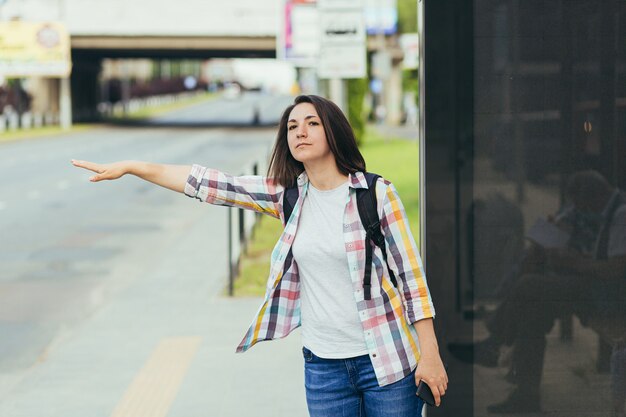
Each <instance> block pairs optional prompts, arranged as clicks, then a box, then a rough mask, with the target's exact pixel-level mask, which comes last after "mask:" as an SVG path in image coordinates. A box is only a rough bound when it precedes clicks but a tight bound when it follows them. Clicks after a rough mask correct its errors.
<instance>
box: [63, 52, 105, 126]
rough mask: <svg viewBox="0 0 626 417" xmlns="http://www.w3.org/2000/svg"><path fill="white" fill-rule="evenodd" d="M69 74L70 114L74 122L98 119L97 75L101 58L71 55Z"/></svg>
mask: <svg viewBox="0 0 626 417" xmlns="http://www.w3.org/2000/svg"><path fill="white" fill-rule="evenodd" d="M72 61H73V68H72V76H71V90H72V114H73V120H74V122H90V121H97V120H98V119H99V113H98V94H99V91H98V75H99V74H100V69H101V67H102V61H101V59H93V58H86V57H78V58H77V57H73V58H72Z"/></svg>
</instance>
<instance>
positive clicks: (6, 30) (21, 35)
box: [0, 21, 72, 78]
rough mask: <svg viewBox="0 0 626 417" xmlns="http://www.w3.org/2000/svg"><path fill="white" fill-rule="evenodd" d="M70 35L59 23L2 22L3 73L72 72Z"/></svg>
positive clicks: (45, 74)
mask: <svg viewBox="0 0 626 417" xmlns="http://www.w3.org/2000/svg"><path fill="white" fill-rule="evenodd" d="M71 70H72V62H71V55H70V36H69V34H68V32H67V30H66V29H65V26H64V25H63V24H61V23H57V22H47V23H33V22H20V21H10V22H0V76H3V77H7V78H9V77H28V76H42V77H59V78H64V77H68V76H69V75H70V72H71Z"/></svg>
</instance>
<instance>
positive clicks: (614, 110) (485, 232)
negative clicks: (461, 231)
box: [448, 0, 626, 417]
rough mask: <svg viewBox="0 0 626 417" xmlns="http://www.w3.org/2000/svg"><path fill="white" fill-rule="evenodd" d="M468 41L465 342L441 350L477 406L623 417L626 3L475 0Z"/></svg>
mask: <svg viewBox="0 0 626 417" xmlns="http://www.w3.org/2000/svg"><path fill="white" fill-rule="evenodd" d="M473 46H474V56H473V59H474V87H473V88H474V93H473V96H474V102H473V114H474V119H473V125H474V132H473V133H474V134H473V136H474V138H473V140H474V143H473V145H474V146H473V173H472V175H473V180H472V190H473V191H472V196H473V197H472V202H471V204H468V205H467V206H468V207H469V209H468V210H467V212H465V213H462V214H460V215H461V216H464V217H465V219H466V220H467V223H463V224H467V225H468V228H471V233H468V234H467V235H468V236H469V240H470V241H469V244H468V246H469V248H470V249H469V252H470V255H469V258H470V261H469V262H467V265H463V267H467V268H468V270H469V273H468V274H466V275H467V276H468V278H467V280H466V281H467V282H461V286H462V288H464V289H467V290H466V291H464V292H463V293H462V296H463V300H462V303H463V306H464V308H471V309H472V310H473V311H474V312H476V314H475V320H474V340H473V341H472V343H461V341H459V342H455V343H450V344H449V345H448V347H449V351H450V353H451V354H452V356H454V357H455V358H457V359H458V360H461V361H464V362H468V363H470V364H472V365H473V372H474V377H473V379H474V381H475V385H474V397H475V398H474V408H475V413H476V415H483V414H485V411H488V412H489V413H494V414H498V413H499V414H522V413H550V415H558V416H570V415H581V416H583V415H584V416H593V415H597V416H611V415H615V416H621V417H624V416H625V413H624V402H625V399H626V193H625V192H624V187H625V185H626V166H625V163H626V146H625V143H626V3H625V2H623V1H615V0H613V1H601V2H589V1H577V0H576V1H552V2H545V1H535V0H531V1H524V2H521V1H513V0H500V1H497V0H477V1H475V2H474V45H473ZM457 221H459V222H460V221H461V220H460V219H457ZM466 342H469V341H466Z"/></svg>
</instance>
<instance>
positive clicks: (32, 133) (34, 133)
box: [0, 123, 96, 143]
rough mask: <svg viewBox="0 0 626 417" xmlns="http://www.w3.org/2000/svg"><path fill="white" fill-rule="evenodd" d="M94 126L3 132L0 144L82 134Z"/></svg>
mask: <svg viewBox="0 0 626 417" xmlns="http://www.w3.org/2000/svg"><path fill="white" fill-rule="evenodd" d="M94 126H96V125H94V124H90V123H85V124H74V125H72V127H71V128H70V129H69V130H64V129H63V128H62V127H61V126H44V127H34V128H32V129H28V130H16V131H5V132H4V133H0V143H2V142H10V141H14V140H22V139H34V138H42V137H48V136H55V135H61V134H66V133H76V132H84V131H86V130H89V129H92V128H93V127H94Z"/></svg>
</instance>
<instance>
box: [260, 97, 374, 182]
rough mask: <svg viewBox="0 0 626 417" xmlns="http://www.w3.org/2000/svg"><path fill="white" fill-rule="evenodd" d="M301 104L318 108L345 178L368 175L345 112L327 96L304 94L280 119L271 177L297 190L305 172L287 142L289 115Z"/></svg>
mask: <svg viewBox="0 0 626 417" xmlns="http://www.w3.org/2000/svg"><path fill="white" fill-rule="evenodd" d="M300 103H311V104H312V105H313V107H315V110H316V111H317V115H318V116H319V118H320V120H321V121H322V126H323V127H324V132H325V133H326V140H327V141H328V147H329V148H330V150H331V152H332V153H333V155H334V157H335V162H336V163H337V168H338V169H339V172H341V173H342V174H344V175H348V174H354V173H355V172H357V171H361V172H365V159H363V155H361V151H359V148H358V146H357V144H356V139H355V137H354V131H353V130H352V127H351V126H350V123H349V122H348V119H346V116H344V114H343V112H342V111H341V109H340V108H339V107H338V106H337V105H336V104H335V103H333V102H332V101H330V100H327V99H325V98H323V97H320V96H316V95H301V96H298V97H296V98H295V100H294V101H293V104H291V105H289V106H288V107H287V108H286V109H285V111H284V112H283V115H282V116H281V118H280V123H279V125H278V133H277V135H276V142H275V143H274V149H273V151H272V157H271V159H270V165H269V168H268V170H267V175H268V176H269V177H273V178H274V180H275V181H276V182H278V183H279V184H280V185H282V186H284V187H293V186H294V185H295V184H296V180H297V178H298V175H300V174H301V173H302V171H304V165H303V164H302V162H299V161H297V160H296V159H295V158H294V157H293V155H291V151H290V150H289V144H288V143H287V121H288V120H289V114H290V113H291V111H292V110H293V109H294V107H296V106H297V105H298V104H300Z"/></svg>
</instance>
